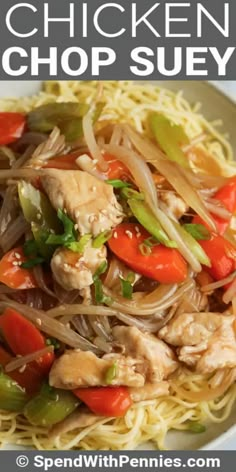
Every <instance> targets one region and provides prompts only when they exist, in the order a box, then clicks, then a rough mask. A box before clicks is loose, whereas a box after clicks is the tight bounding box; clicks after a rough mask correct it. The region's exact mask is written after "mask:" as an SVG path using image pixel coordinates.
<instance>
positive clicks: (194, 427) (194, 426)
mask: <svg viewBox="0 0 236 472" xmlns="http://www.w3.org/2000/svg"><path fill="white" fill-rule="evenodd" d="M188 430H189V431H191V433H195V434H201V433H205V431H206V426H204V424H201V423H197V422H196V421H189V422H188Z"/></svg>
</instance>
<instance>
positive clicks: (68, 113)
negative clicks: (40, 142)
mask: <svg viewBox="0 0 236 472" xmlns="http://www.w3.org/2000/svg"><path fill="white" fill-rule="evenodd" d="M88 110H89V105H86V104H85V103H74V102H67V103H49V104H47V105H42V106H40V107H38V108H35V109H34V110H32V111H31V112H30V113H29V114H28V120H27V122H28V127H29V129H30V130H32V131H39V132H44V133H45V132H46V133H47V132H50V131H52V130H53V128H54V127H55V126H57V127H58V128H59V129H60V130H61V132H62V133H63V134H64V135H65V136H66V139H67V140H68V141H74V140H75V139H78V138H79V137H80V136H82V134H83V133H82V118H83V116H84V115H85V114H86V113H87V111H88Z"/></svg>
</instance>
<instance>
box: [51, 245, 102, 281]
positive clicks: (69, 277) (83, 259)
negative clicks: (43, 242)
mask: <svg viewBox="0 0 236 472" xmlns="http://www.w3.org/2000/svg"><path fill="white" fill-rule="evenodd" d="M106 255H107V250H106V247H105V246H101V247H100V248H98V249H96V248H93V247H92V245H91V243H88V244H87V246H86V247H85V249H84V252H83V254H79V253H76V252H73V251H70V250H69V249H66V248H59V249H57V250H56V251H55V253H54V255H53V257H52V260H51V269H52V273H53V277H54V279H55V280H56V281H57V283H58V284H59V285H61V286H62V287H63V288H64V289H65V290H74V289H77V290H82V289H86V288H87V287H89V286H90V285H92V284H93V275H94V273H95V272H96V270H97V269H98V267H99V266H100V265H101V264H102V262H104V261H106Z"/></svg>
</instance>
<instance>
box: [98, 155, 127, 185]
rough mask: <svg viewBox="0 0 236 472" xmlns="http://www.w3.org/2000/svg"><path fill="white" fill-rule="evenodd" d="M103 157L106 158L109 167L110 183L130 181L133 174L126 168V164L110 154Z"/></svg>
mask: <svg viewBox="0 0 236 472" xmlns="http://www.w3.org/2000/svg"><path fill="white" fill-rule="evenodd" d="M103 157H104V160H105V161H106V162H107V163H108V165H109V167H108V170H107V172H106V176H107V179H108V183H109V182H110V181H114V180H119V181H120V180H121V181H127V180H128V181H129V180H130V178H131V174H130V172H129V170H128V168H127V167H126V166H125V164H123V162H121V161H119V160H118V159H116V157H114V156H112V155H111V154H108V153H106V154H104V155H103ZM126 186H127V185H126ZM116 188H118V187H116ZM120 188H121V187H120Z"/></svg>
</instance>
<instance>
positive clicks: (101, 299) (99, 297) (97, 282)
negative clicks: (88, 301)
mask: <svg viewBox="0 0 236 472" xmlns="http://www.w3.org/2000/svg"><path fill="white" fill-rule="evenodd" d="M106 271H107V262H106V261H104V262H102V263H101V264H100V266H99V267H98V269H97V270H96V272H95V274H94V275H93V283H94V289H95V300H96V302H97V303H103V304H104V305H111V304H112V299H111V298H110V297H107V296H106V295H105V294H104V293H103V287H102V281H101V279H100V276H101V275H103V274H105V272H106Z"/></svg>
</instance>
